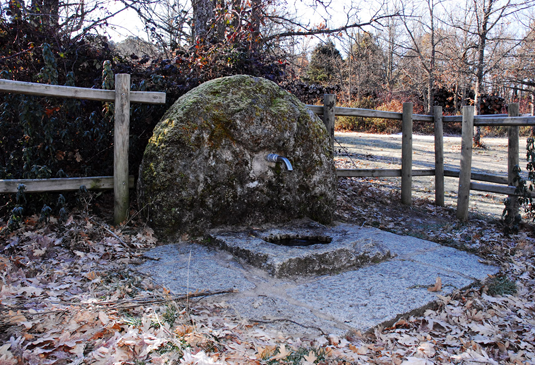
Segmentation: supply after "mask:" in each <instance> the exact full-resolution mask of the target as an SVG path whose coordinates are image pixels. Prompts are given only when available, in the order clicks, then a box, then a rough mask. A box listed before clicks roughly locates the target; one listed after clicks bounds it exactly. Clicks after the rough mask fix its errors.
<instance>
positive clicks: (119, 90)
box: [0, 74, 535, 224]
mask: <svg viewBox="0 0 535 365" xmlns="http://www.w3.org/2000/svg"><path fill="white" fill-rule="evenodd" d="M0 92H9V93H18V94H26V95H36V96H52V97H62V98H74V99H85V100H95V101H104V102H115V125H114V173H113V176H96V177H79V178H60V179H17V180H0V194H1V193H16V192H17V189H18V187H19V185H20V184H24V185H25V186H26V189H25V191H26V192H29V193H40V192H58V191H75V190H78V189H79V188H80V186H81V185H85V186H86V187H87V188H88V189H97V190H98V189H100V190H106V189H113V190H114V221H115V223H116V224H118V223H120V222H122V221H124V220H125V219H126V218H127V216H128V207H129V191H128V190H129V189H130V188H133V187H134V177H133V176H129V175H128V145H129V127H130V103H147V104H164V103H165V97H166V95H165V93H163V92H142V91H130V75H128V74H117V75H115V90H99V89H89V88H81V87H72V86H58V85H47V84H37V83H30V82H20V81H11V80H1V79H0ZM335 105H336V96H335V95H331V94H326V95H325V96H324V105H323V106H321V105H307V107H308V108H309V109H310V110H311V111H313V112H314V113H316V114H318V115H322V116H323V121H324V123H325V125H326V127H327V130H328V131H329V133H330V135H331V138H332V140H333V142H334V120H335V116H352V117H365V118H381V119H394V120H401V121H402V147H401V169H337V170H336V174H337V176H338V177H401V201H402V203H403V204H407V205H410V204H411V201H412V192H411V190H412V177H413V176H435V199H436V204H437V205H441V206H443V205H444V177H445V176H450V177H458V178H459V191H458V199H457V217H458V218H459V219H461V220H466V219H467V218H468V205H469V197H470V190H480V191H487V192H493V193H499V194H507V195H514V194H515V193H514V191H515V187H514V186H512V179H513V167H514V166H515V165H518V163H519V161H518V160H519V156H518V153H519V140H518V139H519V137H518V127H519V126H526V125H530V126H533V125H535V117H525V116H522V117H521V116H519V114H518V110H519V109H518V104H510V105H509V115H507V116H501V115H500V116H474V107H471V106H467V107H463V115H462V116H443V115H442V108H441V107H435V109H434V115H418V114H413V106H412V103H405V104H403V112H402V113H396V112H386V111H378V110H370V109H358V108H342V107H336V106H335ZM413 121H423V122H429V123H434V130H435V168H434V169H418V170H413V169H412V129H413V128H412V125H413ZM444 122H462V147H461V167H460V171H455V170H446V169H444V148H443V133H442V130H443V123H444ZM474 125H475V126H489V125H490V126H509V152H508V178H505V177H500V176H493V175H487V174H478V173H472V172H471V168H472V133H473V126H474ZM471 180H477V181H484V182H491V183H495V184H502V185H506V186H499V185H491V184H484V183H478V182H472V181H471Z"/></svg>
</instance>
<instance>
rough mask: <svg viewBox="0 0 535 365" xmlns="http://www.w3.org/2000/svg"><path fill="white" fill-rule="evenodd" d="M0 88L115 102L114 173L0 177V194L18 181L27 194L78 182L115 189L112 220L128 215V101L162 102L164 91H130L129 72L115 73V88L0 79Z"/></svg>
mask: <svg viewBox="0 0 535 365" xmlns="http://www.w3.org/2000/svg"><path fill="white" fill-rule="evenodd" d="M0 91H3V92H9V93H16V94H26V95H37V96H53V97H61V98H70V99H85V100H95V101H107V102H115V125H114V134H113V148H114V152H113V157H114V159H113V176H96V177H82V178H62V179H38V180H36V179H20V180H0V193H16V192H17V189H18V186H19V185H20V184H24V185H26V189H25V191H26V192H28V193H41V192H52V191H74V190H78V189H79V188H80V186H81V185H85V186H86V188H88V189H113V190H114V222H115V224H119V223H121V222H123V221H124V220H125V219H126V218H127V217H128V207H129V192H128V189H130V188H133V187H134V177H133V176H129V175H128V144H129V129H130V103H145V104H165V93H162V92H145V91H130V75H128V74H117V75H115V90H99V89H89V88H82V87H73V86H59V85H47V84H36V83H32V82H20V81H11V80H1V79H0Z"/></svg>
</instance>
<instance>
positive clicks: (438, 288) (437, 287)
mask: <svg viewBox="0 0 535 365" xmlns="http://www.w3.org/2000/svg"><path fill="white" fill-rule="evenodd" d="M427 290H428V291H430V292H437V291H441V290H442V279H441V278H440V276H439V277H437V280H436V282H435V285H434V286H430V287H429V288H427Z"/></svg>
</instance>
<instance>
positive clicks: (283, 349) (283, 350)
mask: <svg viewBox="0 0 535 365" xmlns="http://www.w3.org/2000/svg"><path fill="white" fill-rule="evenodd" d="M290 353H291V352H290V351H288V349H287V348H286V345H282V346H281V347H280V349H279V353H278V354H277V355H275V356H273V357H272V359H274V360H282V359H285V358H287V357H288V355H290Z"/></svg>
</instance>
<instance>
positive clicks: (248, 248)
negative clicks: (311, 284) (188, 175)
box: [206, 221, 394, 277]
mask: <svg viewBox="0 0 535 365" xmlns="http://www.w3.org/2000/svg"><path fill="white" fill-rule="evenodd" d="M358 229H359V227H358V226H355V225H350V224H338V225H335V226H331V227H329V226H324V225H322V224H320V223H317V222H314V221H294V222H290V223H288V224H286V225H278V226H269V225H266V226H262V227H255V228H241V229H233V230H224V229H219V230H213V231H211V232H210V233H209V235H208V239H207V241H206V242H207V244H208V245H210V246H215V247H218V248H220V249H223V250H226V251H228V252H230V253H232V254H233V255H234V256H235V257H237V258H239V259H242V260H244V261H245V262H247V263H248V264H250V265H252V266H255V267H258V268H260V269H263V270H265V271H267V272H268V273H269V274H270V275H272V276H275V277H288V276H302V275H323V274H336V273H340V272H343V271H347V270H352V269H356V268H359V267H363V266H366V265H369V264H375V263H379V262H382V261H385V260H388V259H390V258H392V257H393V256H394V255H393V254H392V253H391V252H390V250H389V249H388V248H387V247H386V246H385V245H384V244H382V243H380V242H378V241H374V240H373V239H370V238H369V237H365V238H359V236H358V234H356V233H357V231H358ZM278 241H282V244H279V242H278ZM285 241H286V242H288V241H293V242H292V244H291V245H290V246H288V245H284V243H285ZM300 242H303V245H299V243H300Z"/></svg>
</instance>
